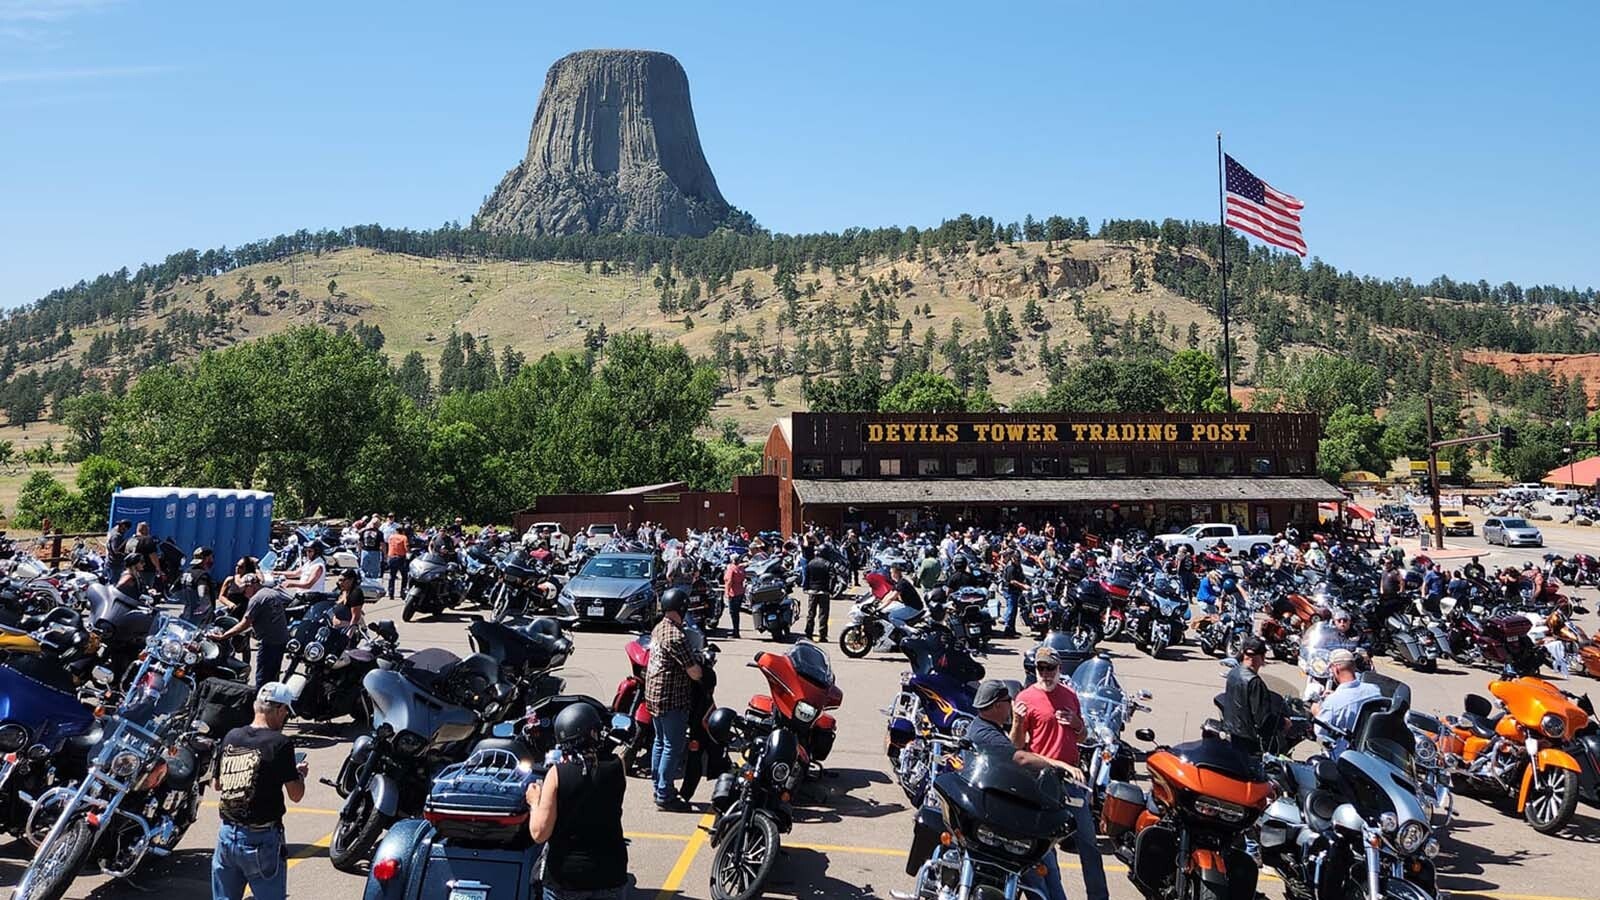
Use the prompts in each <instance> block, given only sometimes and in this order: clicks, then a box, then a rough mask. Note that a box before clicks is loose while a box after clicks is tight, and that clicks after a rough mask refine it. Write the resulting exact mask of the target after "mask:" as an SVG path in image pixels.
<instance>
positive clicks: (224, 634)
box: [211, 573, 289, 687]
mask: <svg viewBox="0 0 1600 900" xmlns="http://www.w3.org/2000/svg"><path fill="white" fill-rule="evenodd" d="M239 586H240V588H241V589H242V590H243V591H244V597H245V602H246V606H245V608H244V616H243V617H242V618H240V619H239V624H237V625H235V626H233V627H232V628H229V629H228V630H227V631H220V630H219V631H215V632H213V633H212V635H211V639H212V640H214V641H217V642H218V643H221V642H223V641H226V640H228V639H229V638H231V637H233V636H234V635H236V634H242V633H243V632H246V631H254V632H255V633H256V639H257V640H259V641H260V642H261V646H260V648H259V649H258V650H257V651H256V685H257V686H258V687H261V686H265V685H266V684H268V683H270V682H274V681H277V680H278V674H279V673H280V672H281V671H282V670H283V651H284V648H285V647H286V646H287V645H288V643H289V617H288V615H287V613H285V612H284V610H285V609H287V608H288V606H289V595H288V594H285V593H284V592H283V591H280V590H278V589H277V588H269V587H262V586H261V577H260V576H259V575H256V574H254V573H251V574H248V575H244V576H242V577H241V578H240V579H239Z"/></svg>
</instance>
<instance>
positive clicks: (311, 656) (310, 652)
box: [306, 641, 328, 662]
mask: <svg viewBox="0 0 1600 900" xmlns="http://www.w3.org/2000/svg"><path fill="white" fill-rule="evenodd" d="M327 655H328V648H326V647H324V646H322V645H321V644H319V643H317V642H316V641H312V642H311V643H309V644H307V645H306V662H320V661H321V660H322V658H323V657H324V656H327Z"/></svg>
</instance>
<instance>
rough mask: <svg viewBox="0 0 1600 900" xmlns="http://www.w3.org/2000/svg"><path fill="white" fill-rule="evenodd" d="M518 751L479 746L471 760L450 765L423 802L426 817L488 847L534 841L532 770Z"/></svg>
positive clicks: (450, 833)
mask: <svg viewBox="0 0 1600 900" xmlns="http://www.w3.org/2000/svg"><path fill="white" fill-rule="evenodd" d="M518 763H519V760H518V759H517V758H516V756H515V755H514V754H510V753H505V752H503V751H500V750H493V749H491V750H480V751H476V752H474V753H473V754H472V756H470V757H468V758H467V761H466V762H463V763H456V764H455V765H451V766H446V767H445V768H444V770H443V771H441V772H440V773H439V774H438V776H436V777H435V778H434V780H433V785H432V786H431V787H430V788H429V789H428V797H427V799H426V800H425V801H423V805H422V817H423V818H424V819H427V820H428V822H429V823H430V824H432V825H433V827H434V829H436V830H437V831H438V832H439V834H441V835H443V836H444V837H445V838H447V839H448V840H451V841H454V842H457V843H461V844H473V845H478V846H487V847H518V846H525V845H526V844H528V843H529V842H531V840H532V839H531V838H530V837H529V835H528V804H527V801H525V800H524V799H523V793H524V792H525V791H526V789H527V784H528V775H527V773H526V772H524V771H522V770H521V769H519V768H518Z"/></svg>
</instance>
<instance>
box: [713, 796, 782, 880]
mask: <svg viewBox="0 0 1600 900" xmlns="http://www.w3.org/2000/svg"><path fill="white" fill-rule="evenodd" d="M778 849H779V844H778V826H777V824H776V823H774V822H773V821H772V819H770V818H768V817H767V816H759V815H758V816H751V817H750V821H749V823H747V824H746V825H745V826H744V827H743V828H740V829H739V830H737V831H734V832H731V833H729V834H728V835H726V836H725V837H723V839H722V843H720V844H718V845H717V852H716V855H715V856H713V857H712V860H711V898H712V900H754V898H756V897H759V896H761V888H762V886H763V885H764V884H766V882H767V877H768V876H769V875H771V874H772V866H773V863H775V862H776V861H777V859H778Z"/></svg>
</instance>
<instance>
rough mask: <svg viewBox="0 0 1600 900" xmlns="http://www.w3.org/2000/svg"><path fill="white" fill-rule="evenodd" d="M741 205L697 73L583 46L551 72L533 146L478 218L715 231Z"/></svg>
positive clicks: (510, 229)
mask: <svg viewBox="0 0 1600 900" xmlns="http://www.w3.org/2000/svg"><path fill="white" fill-rule="evenodd" d="M735 214H736V211H735V210H733V208H732V207H730V206H729V205H728V202H727V201H726V200H724V199H723V198H722V192H721V191H719V190H718V189H717V179H716V176H714V175H712V174H711V167H710V166H709V165H707V163H706V158H705V154H704V153H703V152H702V151H701V149H700V135H699V132H698V131H697V130H696V129H695V124H694V109H693V107H691V106H690V104H689V79H688V76H686V75H685V74H684V72H683V67H682V66H680V65H678V61H677V60H676V59H673V58H672V57H671V56H669V55H667V54H665V53H656V52H651V51H644V50H583V51H579V52H577V53H573V54H570V55H568V56H564V57H562V58H561V59H559V60H557V61H556V63H555V65H553V66H551V67H550V72H549V73H548V74H547V75H545V79H544V91H543V93H541V94H540V96H539V108H538V112H537V113H535V115H534V119H533V130H532V133H531V134H530V135H529V137H528V153H527V155H526V156H525V157H524V158H523V160H522V162H520V163H518V164H517V166H516V168H514V169H512V170H511V171H510V172H507V173H506V176H505V178H504V179H502V180H501V182H500V185H499V186H498V187H496V188H495V190H494V193H493V194H491V195H490V196H489V198H488V200H486V201H484V204H483V209H481V210H480V211H479V212H478V218H477V223H478V226H479V227H481V228H483V229H486V230H489V231H498V232H504V233H510V234H526V235H561V234H583V233H610V232H640V233H646V234H662V235H694V236H700V235H705V234H708V233H710V232H711V231H712V230H714V229H715V228H717V227H718V226H720V225H723V224H725V223H727V222H728V221H729V220H730V217H731V216H733V215H735Z"/></svg>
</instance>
